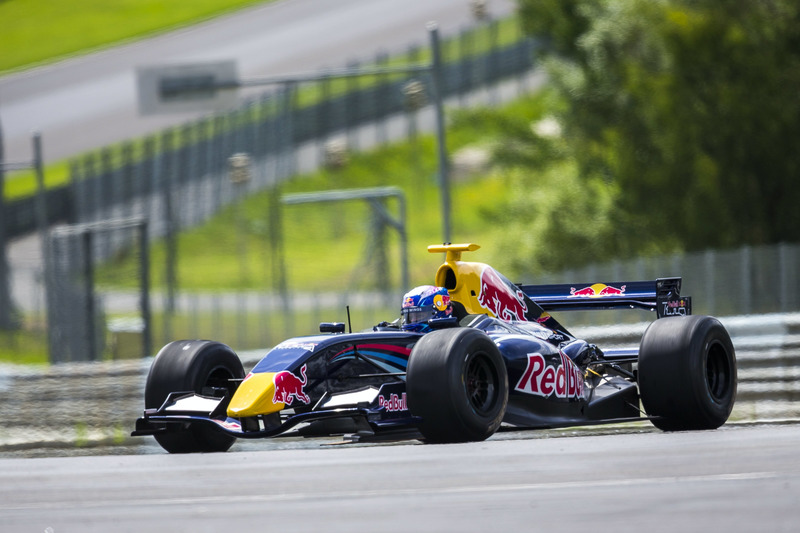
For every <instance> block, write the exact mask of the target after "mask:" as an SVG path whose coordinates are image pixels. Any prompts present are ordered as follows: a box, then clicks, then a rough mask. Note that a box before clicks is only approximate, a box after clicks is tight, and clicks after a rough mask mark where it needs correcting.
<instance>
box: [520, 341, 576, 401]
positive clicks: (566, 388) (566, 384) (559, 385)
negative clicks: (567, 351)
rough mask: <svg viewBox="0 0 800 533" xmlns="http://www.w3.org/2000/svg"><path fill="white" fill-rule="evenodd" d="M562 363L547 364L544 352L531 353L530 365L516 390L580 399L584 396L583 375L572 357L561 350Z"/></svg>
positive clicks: (544, 395) (529, 356) (538, 394)
mask: <svg viewBox="0 0 800 533" xmlns="http://www.w3.org/2000/svg"><path fill="white" fill-rule="evenodd" d="M559 356H560V358H561V364H560V365H558V366H556V365H551V364H547V362H546V361H545V359H544V356H542V354H538V353H529V354H528V366H527V368H525V372H524V373H523V374H522V377H521V378H520V380H519V382H518V383H517V386H516V387H514V389H515V390H518V391H520V392H524V393H527V394H533V395H534V396H543V397H545V398H547V397H550V396H555V397H556V398H569V399H580V398H582V397H583V375H582V374H581V370H580V368H578V366H577V365H576V364H575V363H573V362H572V359H570V358H569V357H567V356H566V355H564V353H563V352H559Z"/></svg>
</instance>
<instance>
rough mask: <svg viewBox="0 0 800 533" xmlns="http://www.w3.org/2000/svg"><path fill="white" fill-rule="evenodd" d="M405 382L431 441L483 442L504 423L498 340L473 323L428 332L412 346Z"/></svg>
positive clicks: (410, 401)
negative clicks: (474, 327)
mask: <svg viewBox="0 0 800 533" xmlns="http://www.w3.org/2000/svg"><path fill="white" fill-rule="evenodd" d="M406 387H407V390H408V406H409V409H410V411H411V413H412V414H413V415H415V416H419V417H421V419H422V422H421V425H420V431H421V432H422V435H423V436H424V437H425V439H426V440H427V441H430V442H465V441H480V440H484V439H486V438H488V437H490V436H491V435H492V434H494V432H495V431H497V428H499V427H500V423H501V422H502V421H503V416H504V415H505V410H506V405H507V404H508V376H507V375H506V368H505V363H504V362H503V357H502V356H501V355H500V351H499V350H498V348H497V346H496V345H495V343H494V342H492V340H491V339H490V338H489V337H488V336H487V335H486V334H485V333H483V332H482V331H478V330H475V329H470V328H454V329H444V330H439V331H434V332H431V333H428V334H427V335H425V336H424V337H422V339H420V340H419V341H418V342H417V344H416V345H415V346H414V349H413V350H412V352H411V356H410V358H409V361H408V369H407V378H406Z"/></svg>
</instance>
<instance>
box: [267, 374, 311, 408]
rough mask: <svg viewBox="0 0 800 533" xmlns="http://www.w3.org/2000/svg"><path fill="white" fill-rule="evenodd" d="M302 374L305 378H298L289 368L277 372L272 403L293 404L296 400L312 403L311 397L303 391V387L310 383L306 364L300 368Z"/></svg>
mask: <svg viewBox="0 0 800 533" xmlns="http://www.w3.org/2000/svg"><path fill="white" fill-rule="evenodd" d="M300 375H301V376H302V377H303V379H300V378H298V377H297V376H295V375H294V374H292V373H291V372H289V371H288V370H284V371H283V372H278V373H277V374H275V378H274V379H273V383H274V384H275V396H273V398H272V403H283V404H286V405H292V403H293V402H294V401H295V400H297V401H299V402H301V403H304V404H306V405H308V404H309V403H311V398H309V397H308V395H307V394H306V393H305V392H303V387H305V386H306V383H308V378H307V377H306V365H303V368H301V369H300Z"/></svg>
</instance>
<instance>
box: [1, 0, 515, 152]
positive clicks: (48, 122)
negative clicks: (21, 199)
mask: <svg viewBox="0 0 800 533" xmlns="http://www.w3.org/2000/svg"><path fill="white" fill-rule="evenodd" d="M514 7H515V2H514V1H513V0H489V2H488V9H489V12H490V13H491V15H492V16H495V17H503V16H507V15H509V14H510V13H512V12H513V10H514ZM472 20H473V15H472V12H471V10H470V0H282V1H279V2H276V3H273V4H267V5H263V6H256V7H253V8H250V9H246V10H244V11H241V12H238V13H234V14H232V15H229V16H224V17H220V18H218V19H214V20H211V21H209V22H206V23H203V24H199V25H197V26H192V27H190V28H187V29H184V30H179V31H176V32H172V33H168V34H164V35H161V36H157V37H154V38H150V39H146V40H143V41H139V42H135V43H132V44H128V45H125V46H120V47H115V48H111V49H108V50H105V51H102V52H99V53H94V54H89V55H86V56H82V57H77V58H73V59H69V60H65V61H61V62H59V63H57V64H54V65H49V66H44V67H41V68H35V69H32V70H30V71H25V72H21V73H18V74H12V75H8V76H5V77H2V78H0V127H2V128H3V138H4V141H5V155H6V160H7V161H12V162H23V161H27V160H30V159H31V157H32V155H31V154H32V148H31V135H32V133H33V132H35V131H38V132H40V133H41V134H42V143H43V152H44V157H45V160H46V161H48V162H49V161H57V160H61V159H64V158H68V157H71V156H75V155H78V154H80V153H82V152H85V151H87V150H91V149H94V148H98V147H101V146H106V145H108V144H112V143H116V142H120V141H124V140H126V139H131V138H136V137H141V136H144V135H146V134H149V133H154V132H157V131H160V130H162V129H164V128H166V127H168V126H171V125H176V124H181V123H184V122H186V121H188V120H190V119H192V118H194V117H196V116H198V115H199V114H202V113H194V114H187V113H182V114H177V115H156V116H147V117H142V116H139V114H138V109H137V94H136V76H135V72H136V69H137V67H141V66H152V65H164V64H185V63H195V62H198V61H217V60H227V59H234V60H236V61H237V64H238V72H239V76H240V77H243V78H247V77H255V76H282V75H292V74H298V73H306V72H316V71H318V69H321V68H323V67H328V68H337V67H343V66H344V65H345V64H346V63H347V62H348V61H350V60H361V61H369V60H373V59H374V58H375V54H376V53H378V52H379V51H385V52H387V53H395V52H399V51H405V50H406V49H407V47H408V46H409V45H410V44H412V43H414V42H416V43H418V44H425V43H427V39H428V35H427V30H426V24H427V23H428V22H430V21H436V22H437V23H438V25H439V28H440V30H441V32H442V33H443V34H446V33H449V32H454V31H456V30H457V29H458V28H461V27H464V26H466V25H468V24H469V23H470V22H471V21H472Z"/></svg>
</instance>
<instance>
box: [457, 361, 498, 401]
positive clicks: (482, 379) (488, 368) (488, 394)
mask: <svg viewBox="0 0 800 533" xmlns="http://www.w3.org/2000/svg"><path fill="white" fill-rule="evenodd" d="M464 377H465V382H464V386H465V388H466V392H467V400H468V401H469V404H470V406H472V408H473V409H474V410H475V412H477V413H478V414H481V415H484V414H487V413H489V412H490V411H491V409H492V407H493V406H494V404H495V399H496V397H497V379H498V378H497V373H496V372H495V369H494V366H493V365H492V364H491V361H490V360H489V358H488V357H487V355H486V354H484V353H477V354H472V355H471V356H470V357H469V358H468V360H467V368H466V373H465V376H464Z"/></svg>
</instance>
